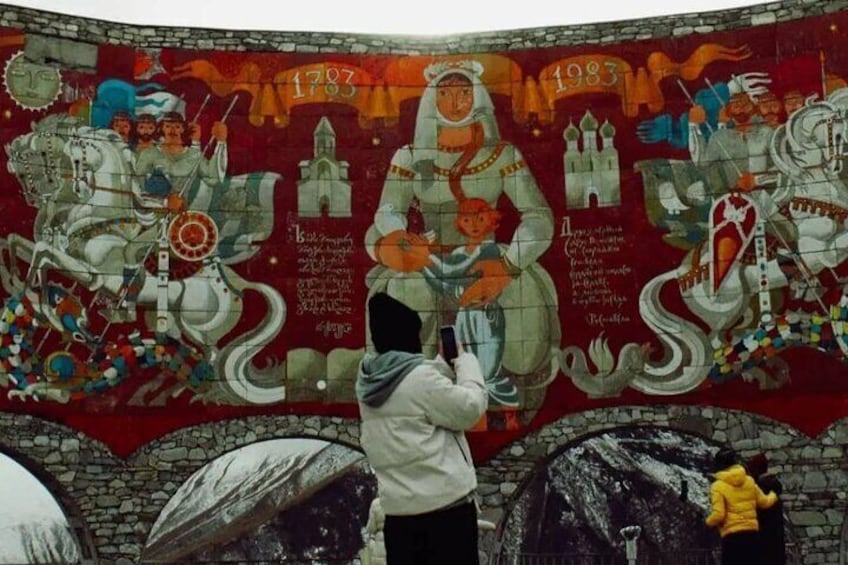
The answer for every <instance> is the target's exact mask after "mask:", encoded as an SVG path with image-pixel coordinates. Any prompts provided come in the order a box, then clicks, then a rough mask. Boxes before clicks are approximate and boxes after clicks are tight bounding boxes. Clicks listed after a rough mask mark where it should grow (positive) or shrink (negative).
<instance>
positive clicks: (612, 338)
mask: <svg viewBox="0 0 848 565" xmlns="http://www.w3.org/2000/svg"><path fill="white" fill-rule="evenodd" d="M846 18H848V16H847V15H845V14H835V15H831V16H828V17H826V18H818V19H815V18H813V19H807V20H802V21H798V22H794V23H790V24H782V25H781V26H776V27H774V26H772V27H755V28H751V29H749V30H746V31H744V32H739V33H733V34H713V35H697V36H692V37H686V38H675V39H666V40H656V41H642V42H632V43H628V44H619V45H605V46H603V47H601V46H577V47H558V48H551V49H536V50H520V51H511V52H509V53H508V54H498V53H484V54H475V55H450V56H405V57H398V56H382V55H380V56H377V55H368V56H355V55H343V54H332V55H331V54H321V55H319V54H300V53H262V52H213V51H190V50H180V49H134V48H130V47H117V46H111V45H101V46H100V47H99V51H98V58H97V65H96V71H95V72H83V71H80V70H75V69H64V68H55V67H54V66H52V65H48V64H46V63H45V62H43V61H30V60H27V59H26V56H25V54H24V51H23V50H22V46H23V44H24V43H25V41H26V38H25V37H24V36H20V35H15V33H14V32H13V30H6V31H3V32H2V37H0V39H2V41H0V57H2V58H3V59H4V60H5V61H6V67H5V73H4V75H3V84H4V89H3V93H2V95H0V96H2V99H3V111H2V116H0V120H2V124H3V127H2V133H1V134H0V135H2V136H3V143H4V147H5V154H4V155H3V156H2V157H0V159H2V160H4V161H5V165H6V167H5V172H4V173H3V176H2V179H3V184H2V186H3V187H4V188H3V200H2V202H3V208H2V209H3V211H4V213H5V218H6V220H5V221H4V222H3V226H2V228H0V284H2V293H3V295H4V296H3V309H2V312H0V365H2V372H0V385H2V386H3V387H4V389H5V393H4V394H3V395H2V397H0V409H2V410H7V411H17V412H28V413H35V414H39V415H43V416H48V417H50V418H52V419H54V420H57V421H62V422H66V423H68V424H69V425H71V426H72V427H74V428H76V429H80V430H82V431H85V432H86V433H88V434H90V435H92V436H93V437H96V438H98V439H101V440H103V441H105V442H107V444H109V445H110V447H111V448H112V449H113V450H115V452H116V453H119V454H126V453H129V452H131V451H132V450H134V449H135V448H137V447H138V446H139V445H141V444H143V443H145V442H146V441H149V440H151V439H153V438H155V437H158V436H161V435H162V434H164V433H166V432H168V431H171V430H173V429H175V428H178V427H182V426H187V425H191V424H194V423H198V422H203V421H209V420H211V419H215V418H225V417H235V416H240V415H246V414H254V413H268V414H282V413H297V414H329V415H342V416H351V415H355V414H356V408H355V400H354V396H353V380H354V378H355V373H356V367H357V363H358V361H359V359H360V358H361V356H362V355H363V353H364V351H365V350H366V348H367V347H369V336H368V335H367V324H366V309H365V304H366V301H367V299H368V296H369V295H371V294H373V293H375V292H380V291H385V292H388V293H389V294H391V295H393V296H395V297H397V298H399V299H400V300H403V301H404V302H406V303H407V304H409V305H410V306H412V307H414V308H416V309H417V310H418V311H419V312H420V313H421V316H422V319H423V320H424V325H423V329H422V339H423V342H424V343H425V348H426V350H427V353H428V354H435V352H436V351H437V347H438V343H437V331H436V329H437V327H438V326H440V325H443V324H454V325H455V326H456V328H457V331H458V334H459V335H460V336H461V338H462V339H463V341H465V342H466V343H468V344H469V348H470V349H471V350H472V351H474V352H475V353H476V354H477V355H478V357H479V358H480V360H481V363H482V365H483V370H484V374H485V382H486V386H487V389H488V391H489V398H490V411H489V413H488V414H487V416H486V418H484V419H483V420H482V421H481V422H480V423H479V425H478V426H477V430H478V431H479V432H481V433H479V434H476V435H475V437H473V438H472V442H473V443H474V446H475V451H476V453H477V455H478V456H480V457H484V458H485V457H486V456H487V455H489V454H491V453H494V452H495V451H496V450H497V449H498V447H499V446H502V445H505V443H506V442H507V441H509V438H510V437H515V435H516V434H519V433H525V432H526V431H529V430H531V429H534V428H536V427H538V426H540V425H544V423H546V422H549V421H551V420H553V419H555V418H557V417H559V416H562V415H564V414H567V413H570V412H575V411H581V410H586V409H589V408H592V407H599V406H610V405H615V404H640V403H643V404H646V403H659V402H666V401H667V400H668V398H669V397H673V398H674V402H676V403H703V404H717V405H722V406H726V407H740V408H744V409H746V410H749V411H752V412H757V413H762V414H765V415H767V416H770V417H773V418H778V419H781V420H783V421H786V422H789V423H791V424H793V425H795V426H797V427H798V428H800V429H802V430H804V431H806V432H807V433H810V434H815V433H817V432H818V431H820V430H821V429H823V427H824V426H826V425H827V424H829V423H830V422H832V421H834V420H836V419H839V418H841V417H845V416H846V415H848V411H846V407H845V404H844V398H845V394H846V392H848V381H846V379H845V378H844V374H845V373H844V366H843V364H842V361H844V358H845V356H846V353H848V337H846V334H848V296H846V295H845V293H844V289H845V282H846V274H848V271H846V266H845V264H844V263H845V260H846V258H848V245H846V243H848V231H846V219H848V196H847V195H848V190H846V188H848V187H846V185H845V183H846V180H848V179H846V174H847V173H846V172H845V170H844V166H843V161H844V160H845V156H846V147H845V139H846V127H848V87H846V83H845V82H844V80H843V78H842V77H844V76H846V74H848V61H846V60H845V55H843V53H842V50H841V49H839V48H838V47H837V46H838V45H839V44H840V41H841V39H842V32H841V31H840V30H841V29H842V28H846V29H848V21H843V20H846ZM776 29H777V30H780V33H776V32H775V30H776ZM799 36H803V37H805V38H808V39H809V40H805V41H803V42H799V41H797V38H798V37H799ZM812 46H815V48H813V47H812ZM94 414H96V415H97V418H89V416H91V415H94ZM163 415H167V417H162V416H163ZM104 422H111V423H114V424H115V425H114V426H110V425H104ZM486 432H511V434H501V433H486Z"/></svg>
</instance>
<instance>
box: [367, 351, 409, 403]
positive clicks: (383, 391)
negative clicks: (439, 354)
mask: <svg viewBox="0 0 848 565" xmlns="http://www.w3.org/2000/svg"><path fill="white" fill-rule="evenodd" d="M423 362H424V355H422V354H421V353H408V352H406V351H386V352H385V353H379V354H377V353H368V354H366V355H365V357H363V358H362V362H361V363H360V364H359V373H358V374H357V375H356V399H357V400H359V402H362V403H363V404H365V405H366V406H370V407H371V408H377V407H379V406H382V405H383V403H385V402H386V400H388V399H389V396H391V395H392V393H393V392H394V391H395V389H396V388H397V386H398V385H399V384H400V383H401V381H403V379H404V377H406V375H408V374H409V373H410V372H411V371H412V370H413V369H414V368H415V367H417V366H418V365H420V364H421V363H423Z"/></svg>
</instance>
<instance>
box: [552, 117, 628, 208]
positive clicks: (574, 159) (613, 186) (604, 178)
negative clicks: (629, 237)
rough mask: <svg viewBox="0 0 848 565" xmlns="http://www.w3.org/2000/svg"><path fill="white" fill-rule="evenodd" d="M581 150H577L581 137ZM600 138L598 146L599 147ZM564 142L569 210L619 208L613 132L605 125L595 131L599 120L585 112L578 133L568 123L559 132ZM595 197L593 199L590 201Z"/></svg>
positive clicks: (566, 194) (619, 192) (616, 158)
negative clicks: (595, 207) (594, 207)
mask: <svg viewBox="0 0 848 565" xmlns="http://www.w3.org/2000/svg"><path fill="white" fill-rule="evenodd" d="M581 132H582V134H583V135H582V137H583V147H582V150H581V148H580V146H579V145H580V137H581V135H580V134H581ZM599 134H600V139H601V146H600V148H599V147H598V137H599ZM562 136H563V138H564V139H565V153H564V154H563V168H564V170H565V202H566V208H568V209H569V210H581V209H585V208H590V207H591V206H592V204H593V200H594V205H595V206H597V207H607V206H618V205H620V204H621V174H620V170H619V163H618V150H617V149H616V148H615V128H614V127H613V126H612V124H610V123H609V121H605V122H604V124H603V125H602V126H601V128H600V131H599V130H598V120H596V119H595V117H594V116H593V115H592V112H590V111H589V110H586V114H584V116H583V119H581V120H580V129H578V128H576V127H575V126H574V124H573V123H571V122H569V124H568V127H566V128H565V130H563V132H562ZM593 196H594V199H593V198H592V197H593Z"/></svg>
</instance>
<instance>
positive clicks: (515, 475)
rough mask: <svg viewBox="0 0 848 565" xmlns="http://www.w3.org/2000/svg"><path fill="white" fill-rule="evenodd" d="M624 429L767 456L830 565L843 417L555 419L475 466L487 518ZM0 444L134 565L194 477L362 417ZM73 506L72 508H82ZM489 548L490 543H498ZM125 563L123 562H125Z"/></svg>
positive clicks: (613, 411)
mask: <svg viewBox="0 0 848 565" xmlns="http://www.w3.org/2000/svg"><path fill="white" fill-rule="evenodd" d="M628 426H659V427H664V428H671V429H676V430H681V431H685V432H689V433H695V434H698V435H701V436H703V437H705V438H707V439H710V440H712V441H714V442H716V443H721V444H729V445H731V446H732V447H734V448H735V449H737V450H738V451H739V452H740V453H741V454H742V455H743V456H746V457H747V456H751V455H753V454H754V453H757V452H759V451H765V452H766V453H767V455H768V457H769V460H770V462H771V468H772V470H773V471H774V472H775V473H778V474H779V476H780V478H781V480H782V481H783V483H784V487H785V494H784V497H783V500H784V504H785V508H786V512H787V515H788V517H789V520H790V523H791V527H792V528H793V531H794V533H795V537H796V538H797V539H798V542H799V549H800V552H801V554H802V555H803V556H804V561H803V562H804V563H805V564H815V563H837V562H839V561H838V560H839V554H838V548H839V546H840V543H841V542H840V536H841V532H842V529H843V525H844V521H845V515H846V512H848V495H846V493H847V492H848V490H847V487H848V460H846V456H845V454H846V450H848V420H843V421H841V422H837V423H835V424H834V425H832V426H831V427H830V428H828V429H827V430H826V431H825V432H824V433H823V434H822V435H821V436H819V437H818V438H809V437H806V436H805V435H804V434H802V433H800V432H798V431H797V430H795V429H794V428H791V427H789V426H786V425H784V424H781V423H779V422H775V421H773V420H769V419H766V418H763V417H761V416H757V415H754V414H750V413H746V412H740V411H731V410H724V409H719V408H710V407H682V406H673V405H672V406H641V407H620V408H610V409H603V410H590V411H586V412H582V413H579V414H573V415H570V416H567V417H565V418H562V419H560V420H558V421H556V422H554V423H552V424H550V425H547V426H545V427H544V428H542V429H540V430H538V431H536V432H534V433H531V434H529V435H528V436H526V437H524V438H522V439H521V440H519V441H517V442H515V443H513V444H511V445H508V446H506V447H505V448H504V449H503V450H502V452H501V453H500V454H498V455H497V456H496V457H494V458H492V459H491V460H490V461H487V462H484V463H482V464H481V465H479V468H478V476H479V479H480V493H481V495H482V496H483V517H485V518H487V519H490V520H492V521H494V522H496V523H497V522H499V521H500V520H502V519H503V518H504V517H505V515H506V513H507V512H509V509H510V505H511V501H513V500H514V499H515V498H517V496H518V495H519V494H520V492H521V488H522V485H523V483H524V482H525V481H526V480H528V479H529V477H530V476H532V474H533V472H534V471H535V470H536V469H537V466H539V465H544V464H546V462H547V461H548V460H550V459H551V458H552V457H553V455H554V454H556V453H558V452H559V451H561V450H562V449H563V448H564V447H566V446H568V445H571V444H575V443H579V442H580V441H582V440H583V439H585V438H586V437H588V436H592V435H595V434H598V433H601V432H603V431H608V430H614V429H616V428H621V427H628ZM0 429H2V430H3V434H2V437H3V438H4V440H3V442H2V447H3V449H4V450H7V451H8V452H9V453H10V455H12V456H13V457H16V458H17V459H18V460H19V461H22V462H24V463H28V465H27V466H28V467H29V468H30V469H31V470H33V471H34V472H35V473H36V475H37V476H39V477H41V478H42V479H44V478H45V477H46V479H47V480H46V481H45V484H46V486H47V487H48V488H50V489H51V491H52V492H53V494H54V495H55V496H56V497H57V498H58V499H59V501H60V503H61V504H62V505H63V506H64V508H65V510H66V511H69V515H70V517H71V519H72V520H73V519H74V518H78V517H81V518H83V519H84V522H85V523H84V527H81V528H79V529H78V536H79V537H80V539H81V540H83V541H84V540H92V542H93V546H94V547H95V548H96V555H97V557H98V558H99V559H100V560H101V562H103V563H110V562H117V561H119V560H121V559H123V560H130V561H133V562H135V561H137V560H138V559H139V557H140V556H141V552H142V550H143V548H144V545H145V542H146V540H147V536H148V534H149V532H150V529H151V528H152V526H153V524H154V523H155V522H156V519H157V517H158V515H159V513H160V512H161V510H162V508H163V507H164V506H165V504H166V503H167V502H168V500H169V499H170V498H171V497H172V496H173V495H174V493H175V492H176V491H177V489H178V488H179V487H180V485H182V484H183V483H184V482H185V481H186V480H187V479H188V478H189V477H190V476H191V475H192V474H193V473H194V472H195V471H197V470H198V469H200V468H202V467H203V466H204V465H206V464H207V463H210V462H211V461H213V460H214V459H215V458H217V457H219V456H220V455H222V454H224V453H226V452H229V451H232V450H234V449H236V448H239V447H243V446H245V445H249V444H251V443H255V442H257V441H263V440H269V439H277V438H292V437H309V438H320V439H325V440H328V441H334V442H339V443H343V444H345V445H347V446H350V447H354V448H357V446H358V437H359V424H358V421H357V420H352V419H343V418H327V417H317V416H310V417H297V416H279V417H272V416H262V417H252V418H244V419H239V420H231V421H225V422H218V423H213V424H204V425H200V426H195V427H191V428H186V429H183V430H180V431H178V432H175V433H172V434H169V435H167V436H165V437H163V438H161V439H159V440H157V441H155V442H152V443H150V444H148V445H146V446H145V447H144V448H142V449H140V450H139V451H137V452H136V453H134V454H133V455H131V456H130V457H128V458H126V459H123V460H122V459H118V458H116V457H114V456H113V455H111V454H110V453H109V452H108V451H107V450H106V449H105V448H104V446H103V445H101V444H99V443H98V442H95V441H92V440H90V439H88V438H86V437H85V436H84V435H82V434H79V433H75V432H73V431H72V430H70V429H68V428H66V427H63V426H59V425H56V424H53V423H50V422H47V421H44V420H40V419H38V418H34V417H31V416H21V415H13V414H8V413H4V414H0ZM77 509H78V510H77ZM493 541H494V540H491V539H490V540H489V542H490V543H491V542H493ZM121 562H124V561H121Z"/></svg>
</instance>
